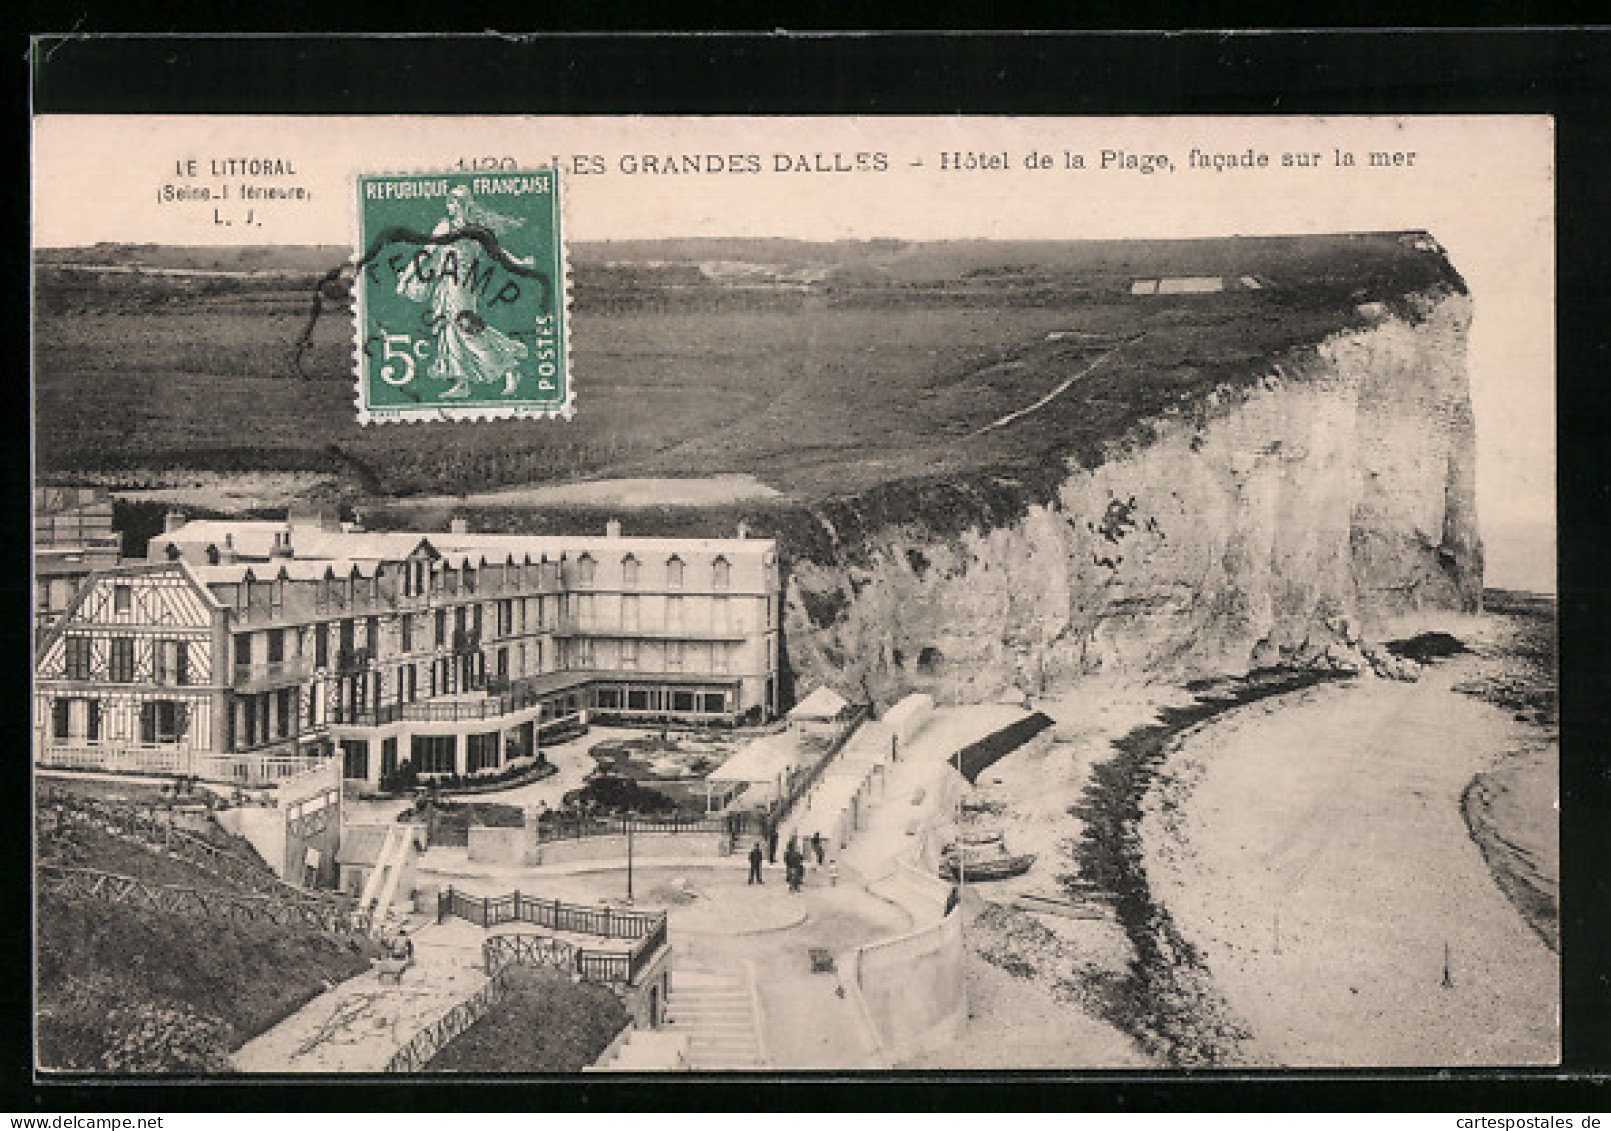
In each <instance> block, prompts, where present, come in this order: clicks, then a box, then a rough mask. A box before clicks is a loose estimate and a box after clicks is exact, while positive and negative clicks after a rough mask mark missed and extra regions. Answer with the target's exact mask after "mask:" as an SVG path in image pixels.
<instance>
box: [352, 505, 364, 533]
mask: <svg viewBox="0 0 1611 1131" xmlns="http://www.w3.org/2000/svg"><path fill="white" fill-rule="evenodd" d="M351 532H352V533H354V534H362V533H363V532H364V512H363V511H361V510H359V509H358V508H357V507H354V508H353V510H352V527H351Z"/></svg>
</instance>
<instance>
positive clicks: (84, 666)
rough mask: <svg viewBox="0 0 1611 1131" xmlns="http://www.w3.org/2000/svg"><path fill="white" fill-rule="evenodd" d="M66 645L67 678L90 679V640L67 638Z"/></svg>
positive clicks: (82, 637)
mask: <svg viewBox="0 0 1611 1131" xmlns="http://www.w3.org/2000/svg"><path fill="white" fill-rule="evenodd" d="M65 643H66V645H67V652H66V660H67V678H68V679H89V678H90V639H89V637H87V636H69V637H68V638H67V640H66V641H65Z"/></svg>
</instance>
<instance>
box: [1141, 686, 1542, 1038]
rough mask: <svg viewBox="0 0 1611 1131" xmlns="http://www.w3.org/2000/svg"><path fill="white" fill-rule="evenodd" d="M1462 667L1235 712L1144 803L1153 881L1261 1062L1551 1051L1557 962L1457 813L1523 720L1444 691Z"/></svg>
mask: <svg viewBox="0 0 1611 1131" xmlns="http://www.w3.org/2000/svg"><path fill="white" fill-rule="evenodd" d="M1463 671H1464V665H1462V664H1461V662H1460V661H1451V662H1449V663H1447V664H1443V665H1438V666H1435V667H1433V668H1430V669H1428V670H1427V671H1426V673H1425V674H1424V675H1423V676H1422V679H1421V681H1420V682H1419V683H1415V684H1401V683H1392V682H1387V681H1382V680H1366V681H1361V682H1359V683H1357V684H1351V685H1331V686H1327V687H1323V688H1317V689H1314V690H1313V691H1310V692H1306V693H1304V694H1302V695H1301V696H1299V697H1297V698H1296V699H1294V700H1290V701H1271V702H1269V703H1265V704H1260V705H1258V706H1255V707H1250V708H1247V709H1245V710H1242V711H1238V712H1236V713H1234V714H1232V715H1229V716H1227V717H1225V719H1224V720H1223V721H1220V722H1216V723H1214V724H1211V725H1209V726H1207V727H1205V728H1204V729H1203V730H1201V731H1200V732H1198V733H1197V734H1195V735H1194V736H1192V737H1190V738H1188V739H1187V740H1186V741H1185V742H1184V743H1183V744H1182V746H1181V747H1180V749H1179V750H1178V751H1177V752H1176V753H1175V754H1174V755H1173V756H1172V757H1171V759H1170V762H1169V767H1168V770H1169V773H1170V774H1171V775H1172V776H1173V777H1174V779H1175V782H1176V784H1175V785H1174V786H1169V785H1165V786H1164V787H1163V788H1162V789H1161V790H1159V791H1156V792H1155V794H1154V795H1153V796H1151V797H1149V800H1148V809H1149V813H1148V816H1147V818H1146V821H1145V823H1144V825H1143V839H1144V841H1145V843H1146V849H1147V855H1146V859H1147V870H1148V876H1149V879H1150V880H1151V881H1152V883H1153V885H1154V892H1155V894H1156V895H1157V896H1158V897H1159V898H1160V899H1161V900H1162V902H1163V903H1164V904H1165V905H1166V906H1167V907H1168V908H1169V909H1170V911H1171V912H1172V913H1173V915H1174V917H1175V920H1176V923H1177V925H1178V927H1179V928H1180V931H1181V933H1182V935H1183V936H1184V937H1185V938H1187V939H1188V940H1190V941H1191V942H1193V943H1194V944H1196V945H1198V946H1199V947H1200V948H1201V950H1202V951H1203V954H1204V957H1205V960H1206V962H1207V965H1208V967H1209V970H1210V971H1211V975H1212V977H1213V980H1214V983H1215V985H1216V987H1218V988H1219V989H1220V990H1221V991H1222V992H1223V994H1224V995H1225V997H1226V999H1227V1001H1228V1002H1229V1003H1230V1005H1231V1007H1232V1008H1233V1009H1234V1010H1235V1011H1236V1012H1237V1013H1238V1014H1239V1015H1240V1016H1241V1017H1242V1018H1244V1019H1245V1020H1246V1021H1247V1022H1248V1023H1249V1025H1250V1026H1251V1028H1252V1031H1253V1034H1254V1035H1253V1039H1252V1041H1251V1042H1250V1045H1249V1047H1248V1050H1247V1051H1248V1052H1249V1053H1250V1054H1252V1055H1253V1056H1254V1057H1255V1058H1257V1060H1258V1061H1260V1062H1267V1063H1273V1064H1281V1065H1296V1066H1315V1065H1357V1066H1365V1065H1393V1066H1410V1065H1482V1064H1488V1065H1520V1064H1539V1063H1548V1062H1551V1061H1554V1060H1556V1059H1557V1058H1558V1055H1559V1047H1560V1046H1559V1040H1560V1037H1559V1002H1560V982H1559V974H1558V967H1557V962H1556V957H1555V955H1554V954H1552V953H1551V952H1550V951H1549V949H1548V948H1547V947H1546V946H1545V945H1544V943H1543V942H1541V941H1540V939H1539V937H1538V935H1537V934H1535V933H1534V932H1533V931H1532V930H1531V929H1530V928H1529V927H1528V926H1527V924H1526V923H1525V922H1524V921H1523V919H1522V917H1521V915H1520V914H1519V913H1518V912H1517V910H1516V908H1515V907H1514V906H1513V905H1512V904H1511V903H1510V902H1509V900H1507V899H1506V898H1505V896H1504V895H1503V894H1502V892H1501V891H1500V889H1499V887H1498V886H1497V885H1496V884H1495V882H1494V879H1493V877H1492V875H1491V874H1490V873H1489V871H1488V868H1487V866H1486V865H1485V864H1484V861H1483V859H1482V856H1481V854H1480V852H1479V851H1478V849H1477V847H1476V846H1475V845H1474V844H1473V843H1472V841H1471V839H1470V837H1469V836H1468V835H1467V830H1466V826H1465V822H1464V820H1463V818H1462V815H1461V808H1460V797H1461V793H1462V791H1463V790H1464V789H1465V787H1466V784H1467V783H1468V782H1469V781H1470V780H1471V778H1472V775H1473V774H1475V773H1477V772H1478V771H1480V770H1483V769H1486V768H1488V767H1489V766H1491V765H1492V764H1493V763H1494V761H1495V760H1496V759H1497V758H1499V757H1500V756H1501V755H1502V754H1503V753H1504V752H1505V751H1506V750H1507V749H1508V748H1509V747H1510V746H1511V744H1513V743H1514V742H1515V741H1516V739H1517V734H1516V733H1515V732H1516V728H1517V726H1518V724H1517V723H1516V722H1515V721H1514V720H1512V719H1511V718H1510V716H1509V715H1508V714H1507V713H1506V712H1504V711H1502V710H1499V709H1498V708H1495V707H1493V706H1491V705H1489V704H1487V703H1483V702H1481V701H1479V700H1476V699H1473V698H1471V697H1469V696H1465V695H1461V694H1457V693H1454V692H1453V691H1452V690H1451V688H1452V686H1453V684H1454V683H1455V682H1457V681H1458V680H1459V679H1460V678H1461V676H1462V673H1463ZM1172 810H1173V812H1172ZM1554 816H1555V815H1554V813H1553V812H1544V813H1540V814H1538V819H1539V820H1543V821H1552V820H1554ZM1445 946H1447V948H1448V950H1447V953H1448V956H1449V973H1450V977H1449V983H1450V984H1447V985H1446V984H1444V978H1443V972H1444V955H1445Z"/></svg>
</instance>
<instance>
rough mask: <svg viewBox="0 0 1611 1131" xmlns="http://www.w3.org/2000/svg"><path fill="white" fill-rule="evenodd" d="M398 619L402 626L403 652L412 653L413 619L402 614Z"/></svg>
mask: <svg viewBox="0 0 1611 1131" xmlns="http://www.w3.org/2000/svg"><path fill="white" fill-rule="evenodd" d="M399 619H400V621H401V623H402V626H403V651H404V652H405V653H406V652H412V651H413V650H414V618H413V617H411V616H409V615H408V614H407V613H404V614H403V615H402V617H401V618H399Z"/></svg>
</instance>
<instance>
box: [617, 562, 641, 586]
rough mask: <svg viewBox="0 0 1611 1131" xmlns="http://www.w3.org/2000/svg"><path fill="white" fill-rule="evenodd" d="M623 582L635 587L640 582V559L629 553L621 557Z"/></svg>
mask: <svg viewBox="0 0 1611 1131" xmlns="http://www.w3.org/2000/svg"><path fill="white" fill-rule="evenodd" d="M621 584H622V585H623V586H625V587H627V588H629V589H634V588H636V587H637V584H638V559H637V558H635V557H633V556H632V555H631V554H628V555H627V556H626V557H624V558H622V559H621Z"/></svg>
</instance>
